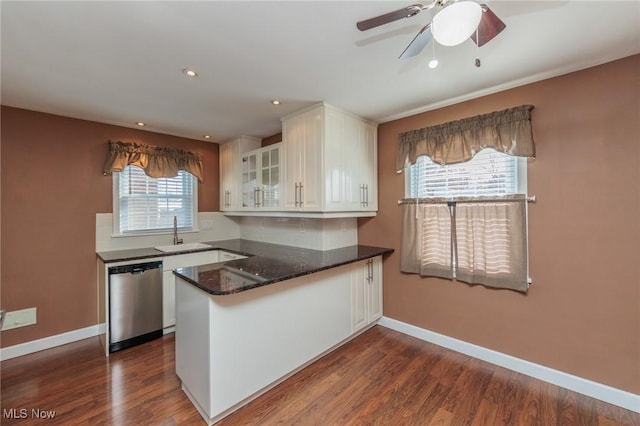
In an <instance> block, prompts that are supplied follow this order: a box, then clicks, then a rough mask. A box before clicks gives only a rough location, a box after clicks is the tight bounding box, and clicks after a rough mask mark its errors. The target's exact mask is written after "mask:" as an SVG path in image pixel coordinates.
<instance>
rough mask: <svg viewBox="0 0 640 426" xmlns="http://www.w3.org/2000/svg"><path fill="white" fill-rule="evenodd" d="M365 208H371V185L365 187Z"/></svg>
mask: <svg viewBox="0 0 640 426" xmlns="http://www.w3.org/2000/svg"><path fill="white" fill-rule="evenodd" d="M364 206H365V207H369V184H365V185H364Z"/></svg>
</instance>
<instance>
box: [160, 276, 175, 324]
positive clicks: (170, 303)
mask: <svg viewBox="0 0 640 426" xmlns="http://www.w3.org/2000/svg"><path fill="white" fill-rule="evenodd" d="M174 325H176V276H175V275H173V271H164V272H163V273H162V328H167V327H172V326H174Z"/></svg>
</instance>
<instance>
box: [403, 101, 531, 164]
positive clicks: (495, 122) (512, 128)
mask: <svg viewBox="0 0 640 426" xmlns="http://www.w3.org/2000/svg"><path fill="white" fill-rule="evenodd" d="M532 109H533V105H521V106H518V107H514V108H509V109H505V110H503V111H495V112H491V113H488V114H483V115H478V116H475V117H469V118H464V119H462V120H457V121H451V122H448V123H443V124H438V125H436V126H430V127H424V128H422V129H416V130H410V131H408V132H404V133H400V135H399V139H400V144H399V149H398V155H397V157H396V171H397V172H398V173H400V172H402V170H403V169H404V168H405V167H408V166H410V165H411V164H414V163H415V162H416V159H417V158H418V157H419V156H421V155H426V156H428V157H429V158H431V160H433V162H435V163H438V164H454V163H461V162H464V161H467V160H470V159H471V158H472V157H473V156H474V155H475V154H476V153H477V152H480V151H481V150H482V149H484V148H493V149H495V150H496V151H499V152H504V153H506V154H509V155H515V156H518V157H534V156H535V146H534V143H533V133H532V131H531V110H532Z"/></svg>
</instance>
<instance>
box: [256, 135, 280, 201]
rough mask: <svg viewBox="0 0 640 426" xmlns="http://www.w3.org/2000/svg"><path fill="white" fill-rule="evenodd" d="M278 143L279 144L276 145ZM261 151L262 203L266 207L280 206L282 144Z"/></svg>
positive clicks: (260, 195) (260, 194)
mask: <svg viewBox="0 0 640 426" xmlns="http://www.w3.org/2000/svg"><path fill="white" fill-rule="evenodd" d="M276 145H277V146H276ZM276 145H271V146H268V147H266V148H263V149H262V150H261V152H260V175H259V179H260V185H259V186H260V193H259V197H260V205H261V207H263V208H266V209H278V208H279V207H280V171H281V167H280V147H281V145H280V144H276Z"/></svg>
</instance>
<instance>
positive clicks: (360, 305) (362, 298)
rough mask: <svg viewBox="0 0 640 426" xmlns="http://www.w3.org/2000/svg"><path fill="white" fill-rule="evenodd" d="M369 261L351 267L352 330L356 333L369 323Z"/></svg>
mask: <svg viewBox="0 0 640 426" xmlns="http://www.w3.org/2000/svg"><path fill="white" fill-rule="evenodd" d="M367 270H368V264H367V262H357V263H354V264H353V265H352V267H351V332H352V333H355V332H357V331H359V330H361V329H362V328H363V327H365V326H366V325H367V324H368V318H367V309H366V306H367V303H366V301H367V294H366V290H367V281H366V276H367V275H366V273H367Z"/></svg>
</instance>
